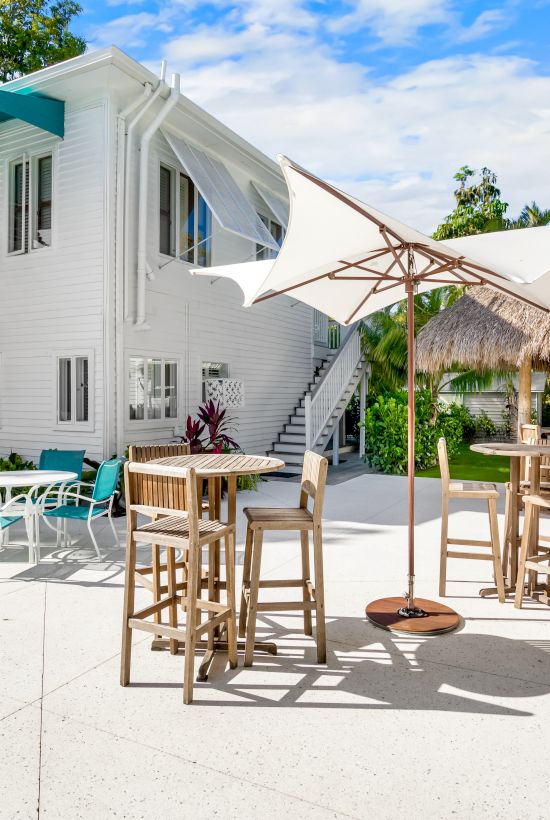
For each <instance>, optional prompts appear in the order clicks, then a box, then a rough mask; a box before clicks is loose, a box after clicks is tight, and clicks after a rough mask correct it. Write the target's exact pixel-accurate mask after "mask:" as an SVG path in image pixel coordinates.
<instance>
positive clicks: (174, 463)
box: [130, 453, 285, 478]
mask: <svg viewBox="0 0 550 820" xmlns="http://www.w3.org/2000/svg"><path fill="white" fill-rule="evenodd" d="M284 466H285V463H284V461H280V460H279V459H278V458H268V457H267V456H248V455H244V454H239V453H219V454H217V453H199V454H198V455H194V456H193V455H192V456H169V457H168V458H155V459H153V460H152V461H148V462H146V463H145V464H140V467H146V468H150V471H151V472H152V471H153V470H154V471H155V472H156V473H157V474H160V475H171V476H174V477H178V475H181V473H182V472H184V471H185V470H188V469H189V468H190V467H192V468H193V469H194V470H196V472H197V475H200V476H203V477H204V478H215V477H218V476H228V475H258V474H261V473H274V472H276V471H277V470H282V469H283V467H284ZM155 468H156V469H155ZM130 469H131V468H130ZM143 472H146V470H143Z"/></svg>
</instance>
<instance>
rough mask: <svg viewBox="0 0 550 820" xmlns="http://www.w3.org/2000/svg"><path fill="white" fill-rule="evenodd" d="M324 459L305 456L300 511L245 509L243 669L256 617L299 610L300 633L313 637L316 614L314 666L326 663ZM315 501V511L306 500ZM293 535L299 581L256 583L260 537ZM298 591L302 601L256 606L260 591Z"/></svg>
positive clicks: (250, 656)
mask: <svg viewBox="0 0 550 820" xmlns="http://www.w3.org/2000/svg"><path fill="white" fill-rule="evenodd" d="M327 468H328V462H327V459H326V458H324V457H323V456H319V455H317V453H313V452H310V451H308V452H306V453H305V456H304V467H303V472H302V482H301V487H300V501H299V506H298V507H293V508H287V507H284V508H278V507H245V509H244V514H245V516H246V519H247V522H248V524H247V529H246V544H245V554H244V566H243V587H242V596H241V609H240V613H239V636H240V637H244V636H245V634H246V642H245V655H244V665H245V666H252V662H253V658H254V641H255V637H256V617H257V614H258V612H281V611H295V610H298V611H300V610H301V611H303V613H304V634H305V635H311V634H312V623H311V613H312V611H315V618H316V627H317V662H318V663H326V656H327V650H326V635H325V596H324V581H323V544H322V522H321V516H322V514H323V501H324V496H325V486H326V480H327ZM310 498H311V499H313V509H312V511H311V512H310V510H309V509H308V500H309V499H310ZM281 530H295V531H297V532H299V533H300V543H301V551H302V577H301V578H296V579H294V578H293V579H288V580H269V581H262V580H260V572H261V561H262V548H263V537H264V532H266V531H271V532H274V531H281ZM310 532H311V533H313V562H314V578H315V584H313V582H312V580H311V577H310V576H311V572H310V561H309V533H310ZM289 587H292V588H297V589H301V590H302V600H301V601H276V602H271V601H270V602H259V601H258V593H259V590H260V589H265V588H268V589H279V588H281V589H286V588H289Z"/></svg>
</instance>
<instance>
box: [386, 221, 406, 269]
mask: <svg viewBox="0 0 550 820" xmlns="http://www.w3.org/2000/svg"><path fill="white" fill-rule="evenodd" d="M380 233H381V234H382V236H383V237H384V242H385V243H386V245H387V246H388V248H389V249H390V252H391V253H392V254H393V257H394V259H395V261H396V263H397V264H398V265H399V267H400V268H401V271H402V272H403V276H404V277H405V278H407V277H408V275H409V274H408V271H407V269H406V268H405V266H404V265H403V263H402V261H401V257H402V256H403V254H404V253H405V248H402V249H401V253H400V254H398V253H397V251H396V249H395V248H394V246H393V245H392V243H391V242H390V240H389V239H388V236H387V233H386V228H385V227H382V228H380Z"/></svg>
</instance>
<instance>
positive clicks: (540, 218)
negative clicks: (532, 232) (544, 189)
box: [509, 201, 550, 228]
mask: <svg viewBox="0 0 550 820" xmlns="http://www.w3.org/2000/svg"><path fill="white" fill-rule="evenodd" d="M549 223H550V208H545V209H544V210H542V209H541V208H539V206H538V205H537V203H536V202H534V201H533V202H531V204H530V205H525V206H524V207H523V210H522V211H521V213H520V215H519V216H518V218H517V219H513V220H510V225H509V227H511V228H537V227H539V226H541V225H548V224H549Z"/></svg>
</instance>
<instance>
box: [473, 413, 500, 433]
mask: <svg viewBox="0 0 550 820" xmlns="http://www.w3.org/2000/svg"><path fill="white" fill-rule="evenodd" d="M475 423H476V434H477V435H478V436H484V437H486V438H493V437H494V436H496V434H497V426H496V424H495V423H494V421H492V419H490V418H489V416H488V415H487V413H486V412H485V410H482V411H481V413H480V414H479V415H478V416H476V417H475Z"/></svg>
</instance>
